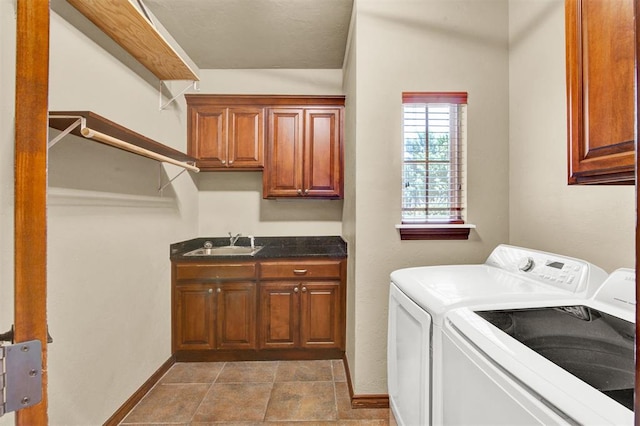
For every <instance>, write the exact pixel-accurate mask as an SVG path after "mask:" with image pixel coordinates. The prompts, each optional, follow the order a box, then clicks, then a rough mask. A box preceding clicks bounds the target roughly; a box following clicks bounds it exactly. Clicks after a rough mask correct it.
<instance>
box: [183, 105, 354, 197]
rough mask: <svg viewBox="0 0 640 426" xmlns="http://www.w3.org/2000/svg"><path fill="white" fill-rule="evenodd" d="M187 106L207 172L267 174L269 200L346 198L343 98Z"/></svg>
mask: <svg viewBox="0 0 640 426" xmlns="http://www.w3.org/2000/svg"><path fill="white" fill-rule="evenodd" d="M185 98H186V100H187V115H188V124H187V126H188V129H187V140H188V142H187V147H188V150H187V152H188V153H189V155H190V156H192V157H195V158H196V159H197V165H198V167H200V169H201V170H203V171H228V170H263V171H264V173H263V197H264V198H289V197H295V198H328V199H342V198H343V194H344V184H343V178H344V171H343V167H344V159H343V151H344V148H343V132H344V129H343V127H344V124H343V123H344V102H345V98H344V96H289V95H213V94H190V95H185Z"/></svg>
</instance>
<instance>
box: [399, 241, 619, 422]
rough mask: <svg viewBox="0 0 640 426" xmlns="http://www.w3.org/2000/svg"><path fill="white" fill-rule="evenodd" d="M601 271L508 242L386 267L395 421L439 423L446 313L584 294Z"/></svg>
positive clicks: (592, 287) (599, 280)
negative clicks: (462, 258) (436, 261)
mask: <svg viewBox="0 0 640 426" xmlns="http://www.w3.org/2000/svg"><path fill="white" fill-rule="evenodd" d="M606 277H607V274H606V273H605V272H604V271H603V270H602V269H600V268H598V267H596V266H594V265H592V264H590V263H588V262H585V261H582V260H579V259H574V258H568V257H565V256H561V255H557V254H552V253H545V252H540V251H536V250H530V249H525V248H521V247H514V246H508V245H500V246H498V247H496V249H495V250H494V251H493V252H492V253H491V255H490V256H489V257H488V259H487V260H486V262H485V263H484V264H479V265H450V266H425V267H416V268H406V269H400V270H397V271H394V272H392V273H391V287H390V292H389V323H388V325H389V329H388V342H387V343H388V345H387V366H388V367H387V370H388V388H389V402H390V405H391V409H392V410H393V414H394V416H395V418H396V420H397V422H398V425H399V426H422V425H430V424H433V425H440V424H443V386H442V380H443V378H442V371H443V354H442V327H443V323H444V316H445V314H446V313H447V312H448V311H450V310H452V309H456V308H460V307H465V306H469V307H471V306H477V305H482V306H491V307H493V308H494V309H499V308H500V307H501V306H504V305H508V304H510V303H514V302H515V303H517V302H527V301H531V300H553V299H566V298H567V297H568V296H569V295H571V296H572V297H574V298H587V297H590V296H591V295H593V293H594V292H595V290H596V289H597V287H598V286H599V285H600V284H602V282H603V281H604V280H605V278H606Z"/></svg>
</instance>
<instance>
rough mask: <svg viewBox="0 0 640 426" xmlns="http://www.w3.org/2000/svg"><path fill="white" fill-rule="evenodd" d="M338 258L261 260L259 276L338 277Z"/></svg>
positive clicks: (292, 277)
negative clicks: (292, 260) (294, 260)
mask: <svg viewBox="0 0 640 426" xmlns="http://www.w3.org/2000/svg"><path fill="white" fill-rule="evenodd" d="M341 263H342V262H341V261H340V260H317V261H305V262H286V261H285V262H262V263H261V264H260V278H263V279H269V278H290V279H300V278H340V270H341Z"/></svg>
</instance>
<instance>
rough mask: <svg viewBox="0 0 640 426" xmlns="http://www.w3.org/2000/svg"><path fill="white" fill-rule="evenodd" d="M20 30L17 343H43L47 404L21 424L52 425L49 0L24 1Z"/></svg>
mask: <svg viewBox="0 0 640 426" xmlns="http://www.w3.org/2000/svg"><path fill="white" fill-rule="evenodd" d="M16 25H17V27H16V46H17V51H16V94H15V178H14V185H15V187H14V189H15V204H14V221H15V228H14V238H15V240H14V256H15V257H14V268H15V276H14V289H15V294H14V310H15V313H14V321H15V341H16V342H23V341H28V340H34V339H37V340H40V342H41V343H42V400H41V402H40V403H39V404H36V405H34V406H32V407H29V408H25V409H23V410H19V411H18V412H16V425H46V424H48V414H47V408H48V398H47V378H48V377H47V269H46V266H47V133H48V97H49V0H18V1H17V24H16ZM53 333H54V334H55V330H54V331H53Z"/></svg>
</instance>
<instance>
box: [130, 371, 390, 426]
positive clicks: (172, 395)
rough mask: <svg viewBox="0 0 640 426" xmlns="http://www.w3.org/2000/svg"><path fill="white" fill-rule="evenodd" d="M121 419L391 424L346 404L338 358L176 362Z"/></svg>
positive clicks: (386, 414) (376, 412)
mask: <svg viewBox="0 0 640 426" xmlns="http://www.w3.org/2000/svg"><path fill="white" fill-rule="evenodd" d="M120 424H121V425H123V426H124V425H193V426H206V425H221V424H223V425H228V426H231V425H233V426H236V425H237V426H240V425H243V426H250V425H270V426H280V425H283V426H284V425H291V426H294V425H301V426H302V425H304V426H324V425H352V426H356V425H371V426H378V425H379V426H383V425H384V426H387V425H389V426H395V425H396V423H395V421H394V419H393V415H392V414H391V411H390V410H389V409H363V408H359V409H356V410H354V409H352V408H351V404H350V400H349V390H348V387H347V381H346V376H345V371H344V365H343V363H342V361H341V360H323V361H248V362H197V363H176V364H174V365H173V366H172V367H171V369H170V370H169V371H168V372H167V374H165V376H164V377H163V378H162V379H161V380H160V381H159V382H158V383H157V384H156V386H154V387H153V389H151V391H149V393H148V394H147V395H146V396H145V397H144V398H143V399H142V400H141V401H140V403H139V404H138V405H137V406H136V407H135V408H134V409H133V410H132V411H131V412H130V413H129V415H128V416H127V417H126V418H125V419H124V420H123V422H122V423H120Z"/></svg>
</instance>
